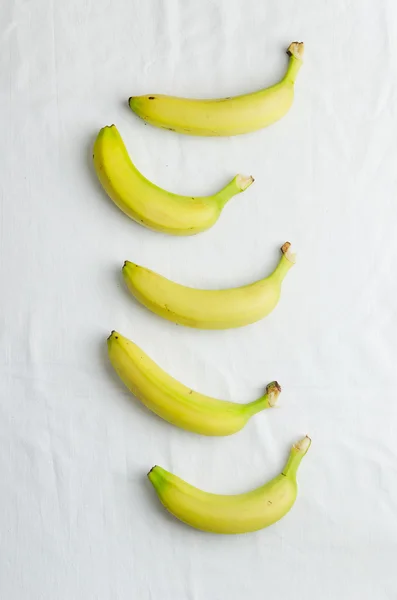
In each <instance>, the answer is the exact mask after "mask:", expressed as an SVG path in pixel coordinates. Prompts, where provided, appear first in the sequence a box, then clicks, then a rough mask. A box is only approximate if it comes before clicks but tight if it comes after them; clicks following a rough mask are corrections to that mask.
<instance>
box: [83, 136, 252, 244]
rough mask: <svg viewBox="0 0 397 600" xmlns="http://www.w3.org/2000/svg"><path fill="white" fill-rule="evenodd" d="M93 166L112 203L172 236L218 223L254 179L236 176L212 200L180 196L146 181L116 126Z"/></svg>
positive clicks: (98, 147)
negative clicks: (236, 197)
mask: <svg viewBox="0 0 397 600" xmlns="http://www.w3.org/2000/svg"><path fill="white" fill-rule="evenodd" d="M93 158H94V166H95V170H96V173H97V175H98V178H99V181H100V182H101V184H102V186H103V188H104V189H105V191H106V193H107V194H108V196H109V197H110V198H111V199H112V200H113V202H114V203H115V204H116V205H117V206H118V207H119V208H120V209H121V210H122V211H123V212H124V213H125V214H126V215H128V216H129V217H131V219H134V221H136V222H137V223H140V224H141V225H144V226H145V227H148V228H149V229H153V230H155V231H161V232H163V233H170V234H172V235H194V234H195V233H200V232H201V231H205V230H206V229H209V228H210V227H212V225H214V223H215V222H216V221H217V220H218V218H219V216H220V214H221V212H222V209H223V207H224V206H225V204H226V203H227V202H228V201H229V200H230V199H231V198H232V197H233V196H235V195H236V194H239V193H240V192H243V191H244V190H246V189H247V188H248V187H249V186H250V185H251V183H253V181H254V179H253V177H246V176H244V175H236V177H234V179H232V181H230V183H228V184H227V185H226V186H225V187H224V188H223V189H222V190H220V191H219V192H218V193H216V194H213V195H212V196H201V197H200V196H196V197H194V196H179V195H178V194H173V193H171V192H167V191H166V190H163V189H162V188H160V187H158V186H157V185H154V183H152V182H151V181H149V180H148V179H146V177H144V176H143V175H142V174H141V173H140V172H139V171H138V169H137V168H136V167H135V166H134V165H133V163H132V161H131V159H130V157H129V156H128V153H127V149H126V147H125V145H124V143H123V140H122V139H121V136H120V134H119V132H118V130H117V128H116V126H115V125H111V126H110V127H104V128H103V129H101V130H100V132H99V134H98V137H97V139H96V141H95V144H94V156H93Z"/></svg>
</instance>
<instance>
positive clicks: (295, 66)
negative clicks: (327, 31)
mask: <svg viewBox="0 0 397 600" xmlns="http://www.w3.org/2000/svg"><path fill="white" fill-rule="evenodd" d="M303 50H304V45H303V43H302V42H292V44H291V45H290V46H289V48H288V50H287V54H288V55H289V57H290V60H289V64H288V67H287V72H286V74H285V75H284V78H283V81H288V82H289V83H292V84H294V83H295V79H296V76H297V75H298V72H299V69H300V68H301V66H302V64H303V61H302V57H303Z"/></svg>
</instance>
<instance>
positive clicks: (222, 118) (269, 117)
mask: <svg viewBox="0 0 397 600" xmlns="http://www.w3.org/2000/svg"><path fill="white" fill-rule="evenodd" d="M303 49H304V46H303V43H301V42H293V43H292V44H291V45H290V46H289V48H288V50H287V53H288V54H289V57H290V59H289V65H288V68H287V71H286V73H285V75H284V77H283V78H282V79H281V81H279V83H276V84H275V85H273V86H271V87H269V88H266V89H263V90H260V91H258V92H254V93H252V94H244V95H242V96H235V97H232V98H219V99H216V100H193V99H188V98H177V97H174V96H164V95H161V94H149V95H147V96H132V97H131V98H130V99H129V105H130V107H131V109H132V110H133V111H134V113H136V114H137V115H138V116H139V117H141V119H143V120H144V121H147V122H148V123H150V124H151V125H156V126H157V127H162V128H164V129H170V130H171V131H178V132H179V133H186V134H189V135H206V136H215V135H237V134H240V133H248V132H250V131H256V130H257V129H262V128H263V127H266V126H267V125H271V124H272V123H274V122H275V121H278V120H279V119H281V118H282V117H283V116H284V115H285V114H286V113H287V112H288V110H289V109H290V107H291V105H292V102H293V99H294V84H295V79H296V76H297V74H298V71H299V69H300V67H301V65H302V57H303Z"/></svg>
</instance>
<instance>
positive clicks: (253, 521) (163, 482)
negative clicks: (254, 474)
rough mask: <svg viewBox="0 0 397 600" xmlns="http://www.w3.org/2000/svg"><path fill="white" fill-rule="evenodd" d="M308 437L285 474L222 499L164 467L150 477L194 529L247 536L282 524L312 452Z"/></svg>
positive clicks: (292, 455) (293, 454)
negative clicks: (300, 469)
mask: <svg viewBox="0 0 397 600" xmlns="http://www.w3.org/2000/svg"><path fill="white" fill-rule="evenodd" d="M310 444H311V440H310V438H309V437H308V436H306V437H305V438H303V440H300V441H299V442H297V443H296V444H294V446H292V448H291V452H290V455H289V458H288V462H287V464H286V465H285V467H284V469H283V471H282V473H281V474H280V475H278V476H277V477H275V478H274V479H272V480H271V481H269V482H268V483H265V485H263V486H261V487H259V488H257V489H255V490H252V491H250V492H248V493H245V494H237V495H234V496H223V495H218V494H210V493H208V492H203V491H201V490H199V489H198V488H196V487H194V486H192V485H190V484H189V483H186V482H185V481H183V480H182V479H180V478H179V477H177V476H176V475H173V474H172V473H169V472H168V471H166V470H165V469H162V468H161V467H157V466H156V467H153V469H152V470H151V471H150V472H149V473H148V477H149V479H150V481H151V482H152V484H153V486H154V489H155V490H156V492H157V495H158V497H159V498H160V501H161V502H162V504H163V505H164V506H165V508H166V509H167V510H168V511H169V512H170V513H171V514H173V515H174V517H176V518H177V519H179V520H180V521H183V522H184V523H186V524H187V525H190V526H191V527H194V528H195V529H201V530H202V531H211V532H213V533H247V532H249V531H257V530H258V529H263V528H264V527H268V526H269V525H272V524H273V523H275V522H276V521H279V520H280V519H281V518H282V517H284V515H286V514H287V512H288V511H289V510H290V509H291V508H292V506H293V504H294V502H295V500H296V496H297V491H298V487H297V483H296V473H297V469H298V467H299V464H300V462H301V460H302V458H303V457H304V456H305V454H306V452H307V451H308V449H309V446H310Z"/></svg>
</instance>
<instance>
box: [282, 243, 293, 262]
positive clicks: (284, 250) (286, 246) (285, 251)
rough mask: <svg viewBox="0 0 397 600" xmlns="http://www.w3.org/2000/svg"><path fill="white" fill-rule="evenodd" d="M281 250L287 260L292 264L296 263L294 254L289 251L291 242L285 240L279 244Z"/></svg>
mask: <svg viewBox="0 0 397 600" xmlns="http://www.w3.org/2000/svg"><path fill="white" fill-rule="evenodd" d="M281 252H282V253H283V254H284V256H285V258H286V259H287V260H289V261H290V262H291V263H292V264H295V263H296V254H295V253H294V252H292V251H291V243H290V242H285V244H283V245H282V246H281Z"/></svg>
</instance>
